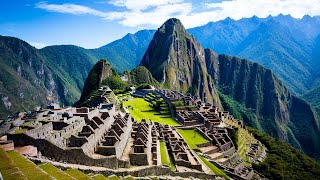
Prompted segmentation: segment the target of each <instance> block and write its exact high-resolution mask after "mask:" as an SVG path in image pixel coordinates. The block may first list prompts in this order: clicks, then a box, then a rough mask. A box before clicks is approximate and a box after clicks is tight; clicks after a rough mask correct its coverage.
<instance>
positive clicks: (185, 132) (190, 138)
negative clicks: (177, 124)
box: [178, 129, 209, 151]
mask: <svg viewBox="0 0 320 180" xmlns="http://www.w3.org/2000/svg"><path fill="white" fill-rule="evenodd" d="M178 132H179V133H180V135H181V136H182V137H183V139H184V140H185V141H186V142H187V144H188V145H189V147H190V148H191V149H194V150H199V151H200V149H199V147H198V146H197V145H198V144H204V143H207V142H209V141H208V140H206V139H205V138H204V137H203V136H202V135H201V134H200V133H199V132H198V131H197V130H196V129H178Z"/></svg>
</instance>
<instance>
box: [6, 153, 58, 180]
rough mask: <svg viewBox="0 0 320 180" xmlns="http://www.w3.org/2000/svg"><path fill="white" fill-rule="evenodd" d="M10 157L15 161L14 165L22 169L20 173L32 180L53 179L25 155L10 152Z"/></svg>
mask: <svg viewBox="0 0 320 180" xmlns="http://www.w3.org/2000/svg"><path fill="white" fill-rule="evenodd" d="M7 153H8V156H9V157H10V158H11V159H12V160H13V162H14V164H15V165H16V166H17V167H18V168H19V169H20V171H21V172H22V173H23V174H24V175H25V176H26V177H27V178H28V179H30V180H32V179H34V180H38V179H52V177H51V176H49V175H48V174H47V173H45V172H44V171H43V170H42V169H41V168H39V167H38V166H37V165H35V164H34V163H33V162H31V161H29V160H28V159H27V158H25V157H24V156H23V155H21V154H20V153H19V152H17V151H8V152H7Z"/></svg>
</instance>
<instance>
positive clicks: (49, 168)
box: [39, 163, 75, 180]
mask: <svg viewBox="0 0 320 180" xmlns="http://www.w3.org/2000/svg"><path fill="white" fill-rule="evenodd" d="M39 167H40V168H41V169H43V170H44V171H45V172H46V173H48V174H49V175H50V176H52V177H54V178H56V179H57V180H60V179H61V180H64V179H66V180H67V179H75V178H73V177H71V176H70V175H68V174H67V173H65V172H63V171H62V170H60V169H59V168H57V167H55V166H54V165H52V164H49V163H44V164H40V165H39Z"/></svg>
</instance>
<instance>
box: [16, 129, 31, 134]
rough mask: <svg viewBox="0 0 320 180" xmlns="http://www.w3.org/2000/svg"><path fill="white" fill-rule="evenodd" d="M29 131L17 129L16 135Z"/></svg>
mask: <svg viewBox="0 0 320 180" xmlns="http://www.w3.org/2000/svg"><path fill="white" fill-rule="evenodd" d="M27 131H28V129H24V128H19V129H17V130H16V131H15V133H16V134H22V133H25V132H27Z"/></svg>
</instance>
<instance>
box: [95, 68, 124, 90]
mask: <svg viewBox="0 0 320 180" xmlns="http://www.w3.org/2000/svg"><path fill="white" fill-rule="evenodd" d="M101 85H102V86H109V88H111V89H112V90H113V91H117V90H118V91H124V90H125V89H126V88H127V87H128V84H127V83H126V82H124V81H122V79H121V77H120V76H119V75H118V73H117V72H116V71H115V70H114V69H112V75H111V76H110V77H107V78H106V79H104V80H103V81H102V83H101Z"/></svg>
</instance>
